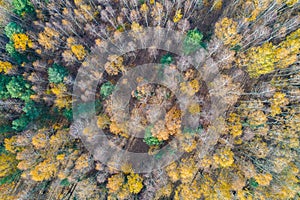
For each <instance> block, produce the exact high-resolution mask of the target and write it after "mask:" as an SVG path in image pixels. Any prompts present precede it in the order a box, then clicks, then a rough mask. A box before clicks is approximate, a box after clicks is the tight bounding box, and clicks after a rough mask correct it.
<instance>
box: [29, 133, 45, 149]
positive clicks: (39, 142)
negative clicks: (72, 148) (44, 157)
mask: <svg viewBox="0 0 300 200" xmlns="http://www.w3.org/2000/svg"><path fill="white" fill-rule="evenodd" d="M47 143H48V140H47V136H46V135H45V134H43V133H38V134H36V135H35V136H33V138H32V144H33V146H34V147H35V148H36V149H42V148H45V147H46V145H47Z"/></svg>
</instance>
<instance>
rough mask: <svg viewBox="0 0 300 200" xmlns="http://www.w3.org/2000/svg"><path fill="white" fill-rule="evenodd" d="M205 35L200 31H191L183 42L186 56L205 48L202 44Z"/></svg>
mask: <svg viewBox="0 0 300 200" xmlns="http://www.w3.org/2000/svg"><path fill="white" fill-rule="evenodd" d="M202 39H203V34H202V33H201V32H200V31H199V30H198V29H194V30H190V31H188V32H187V36H186V37H185V39H184V41H183V52H184V54H191V53H193V52H195V51H197V50H198V49H200V48H201V47H203V46H204V44H203V43H202Z"/></svg>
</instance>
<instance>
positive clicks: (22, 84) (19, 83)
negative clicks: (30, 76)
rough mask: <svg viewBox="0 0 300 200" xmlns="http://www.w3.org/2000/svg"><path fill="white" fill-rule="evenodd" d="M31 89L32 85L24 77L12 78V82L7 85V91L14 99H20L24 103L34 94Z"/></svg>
mask: <svg viewBox="0 0 300 200" xmlns="http://www.w3.org/2000/svg"><path fill="white" fill-rule="evenodd" d="M30 87H31V86H30V84H29V83H27V82H26V81H25V80H24V79H23V77H22V76H17V77H12V78H11V81H10V82H9V83H8V84H7V85H6V88H7V91H8V92H9V94H10V96H11V97H12V98H19V99H22V100H24V101H28V100H29V99H30V95H32V94H33V91H32V90H31V89H30Z"/></svg>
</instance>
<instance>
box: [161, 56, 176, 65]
mask: <svg viewBox="0 0 300 200" xmlns="http://www.w3.org/2000/svg"><path fill="white" fill-rule="evenodd" d="M172 62H173V57H172V56H171V55H170V54H167V55H164V56H163V57H162V58H161V59H160V63H161V64H167V65H169V64H171V63H172Z"/></svg>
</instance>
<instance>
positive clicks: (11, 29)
mask: <svg viewBox="0 0 300 200" xmlns="http://www.w3.org/2000/svg"><path fill="white" fill-rule="evenodd" d="M4 32H5V35H6V36H7V37H8V38H9V39H12V36H13V35H14V34H18V33H23V32H24V31H23V29H22V27H21V26H20V25H19V24H17V23H16V22H9V23H8V24H7V25H6V26H5V28H4Z"/></svg>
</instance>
